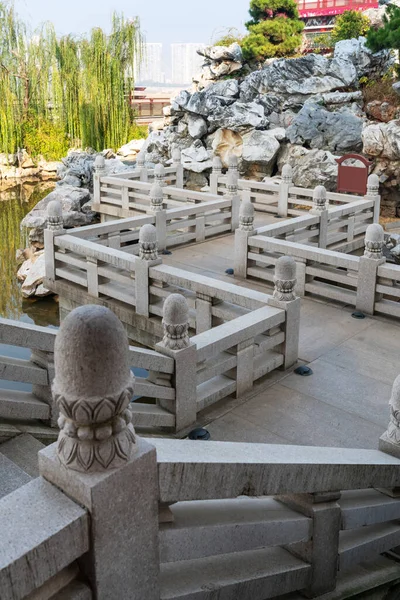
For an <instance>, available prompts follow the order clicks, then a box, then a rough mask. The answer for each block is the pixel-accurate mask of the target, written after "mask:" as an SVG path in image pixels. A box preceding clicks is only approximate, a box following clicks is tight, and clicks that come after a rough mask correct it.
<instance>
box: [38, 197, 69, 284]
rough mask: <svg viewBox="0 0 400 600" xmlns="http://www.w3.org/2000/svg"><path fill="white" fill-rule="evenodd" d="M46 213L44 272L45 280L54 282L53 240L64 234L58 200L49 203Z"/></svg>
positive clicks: (60, 207)
mask: <svg viewBox="0 0 400 600" xmlns="http://www.w3.org/2000/svg"><path fill="white" fill-rule="evenodd" d="M46 213H47V219H46V227H45V230H44V232H43V237H44V258H45V272H46V279H48V280H49V281H50V282H54V281H55V279H56V261H55V248H54V238H55V237H56V236H57V235H61V234H63V233H65V229H64V221H63V215H62V205H61V202H59V201H58V200H52V201H51V202H49V203H48V205H47V209H46Z"/></svg>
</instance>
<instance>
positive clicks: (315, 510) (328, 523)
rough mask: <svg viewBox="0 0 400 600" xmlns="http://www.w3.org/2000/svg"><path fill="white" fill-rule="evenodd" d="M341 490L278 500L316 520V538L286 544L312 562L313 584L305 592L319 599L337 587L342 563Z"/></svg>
mask: <svg viewBox="0 0 400 600" xmlns="http://www.w3.org/2000/svg"><path fill="white" fill-rule="evenodd" d="M339 499H340V492H334V491H333V492H325V493H321V494H318V493H314V494H293V495H292V496H279V497H278V498H277V500H279V501H280V502H282V503H284V504H286V505H287V506H289V507H290V508H293V509H294V510H296V511H298V512H300V513H302V514H303V515H305V516H306V517H309V518H310V519H312V521H313V529H312V532H313V534H312V539H311V540H310V541H308V542H297V543H295V544H290V545H289V546H286V549H287V550H289V552H291V553H292V554H294V555H295V556H297V557H299V558H301V559H302V560H304V561H306V562H308V563H310V564H311V583H310V585H309V586H308V588H306V589H305V590H303V591H302V593H303V594H304V595H305V596H306V597H307V598H315V597H316V596H320V595H322V594H326V593H328V592H331V591H333V590H334V589H335V588H336V580H337V572H338V564H339V534H340V527H341V509H340V506H339V504H338V500H339Z"/></svg>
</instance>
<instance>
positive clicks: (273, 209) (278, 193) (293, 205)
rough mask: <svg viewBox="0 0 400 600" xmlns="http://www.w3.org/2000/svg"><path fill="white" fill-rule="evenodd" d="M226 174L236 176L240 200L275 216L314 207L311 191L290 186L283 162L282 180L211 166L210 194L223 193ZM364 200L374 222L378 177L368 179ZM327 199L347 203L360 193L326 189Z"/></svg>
mask: <svg viewBox="0 0 400 600" xmlns="http://www.w3.org/2000/svg"><path fill="white" fill-rule="evenodd" d="M229 174H231V175H233V176H234V177H235V178H236V182H237V186H238V189H239V190H240V192H241V196H242V199H243V200H248V201H250V202H251V203H252V204H253V206H254V208H255V209H256V210H258V211H262V212H267V213H269V214H274V215H278V216H280V217H287V216H298V215H301V214H304V211H305V210H307V209H310V208H312V207H313V194H314V190H312V189H308V188H301V187H298V186H294V185H293V181H292V177H293V175H292V167H291V166H290V165H288V164H285V165H284V166H283V168H282V178H281V180H274V179H273V178H270V179H269V180H266V181H262V182H259V181H252V180H248V179H241V178H239V177H238V171H237V166H235V165H233V166H230V167H229V170H228V174H227V175H222V174H221V165H220V164H218V165H216V167H215V168H213V173H212V175H211V178H210V191H211V193H213V194H224V193H225V192H226V187H227V182H228V177H229ZM364 199H365V200H372V201H373V202H374V214H375V219H374V220H375V221H377V220H378V217H379V210H380V196H379V180H378V178H377V176H376V175H370V177H369V178H368V186H367V194H366V195H365V197H364ZM326 200H327V202H329V203H331V204H347V203H351V202H355V201H357V200H360V197H359V196H354V195H351V194H341V193H337V192H328V191H327V192H326Z"/></svg>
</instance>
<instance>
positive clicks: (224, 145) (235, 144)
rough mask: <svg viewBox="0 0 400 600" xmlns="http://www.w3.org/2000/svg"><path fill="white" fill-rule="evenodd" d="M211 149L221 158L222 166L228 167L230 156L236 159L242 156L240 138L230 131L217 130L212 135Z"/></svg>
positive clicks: (241, 141) (238, 134) (237, 134)
mask: <svg viewBox="0 0 400 600" xmlns="http://www.w3.org/2000/svg"><path fill="white" fill-rule="evenodd" d="M211 147H212V149H213V151H214V154H216V155H217V156H219V157H220V158H221V160H222V164H223V166H224V167H228V166H229V162H228V161H229V157H230V156H231V155H232V154H234V155H235V156H237V157H238V158H240V157H241V156H242V149H243V140H242V136H241V135H240V133H237V132H235V131H232V130H231V129H218V130H217V131H216V132H215V134H214V135H213V140H212V144H211Z"/></svg>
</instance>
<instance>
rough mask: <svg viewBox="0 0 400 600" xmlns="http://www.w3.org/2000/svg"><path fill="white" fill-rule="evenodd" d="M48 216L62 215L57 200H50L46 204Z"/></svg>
mask: <svg viewBox="0 0 400 600" xmlns="http://www.w3.org/2000/svg"><path fill="white" fill-rule="evenodd" d="M46 212H47V216H48V217H60V218H61V217H62V204H61V202H60V201H59V200H51V201H50V202H49V203H48V205H47V209H46Z"/></svg>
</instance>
